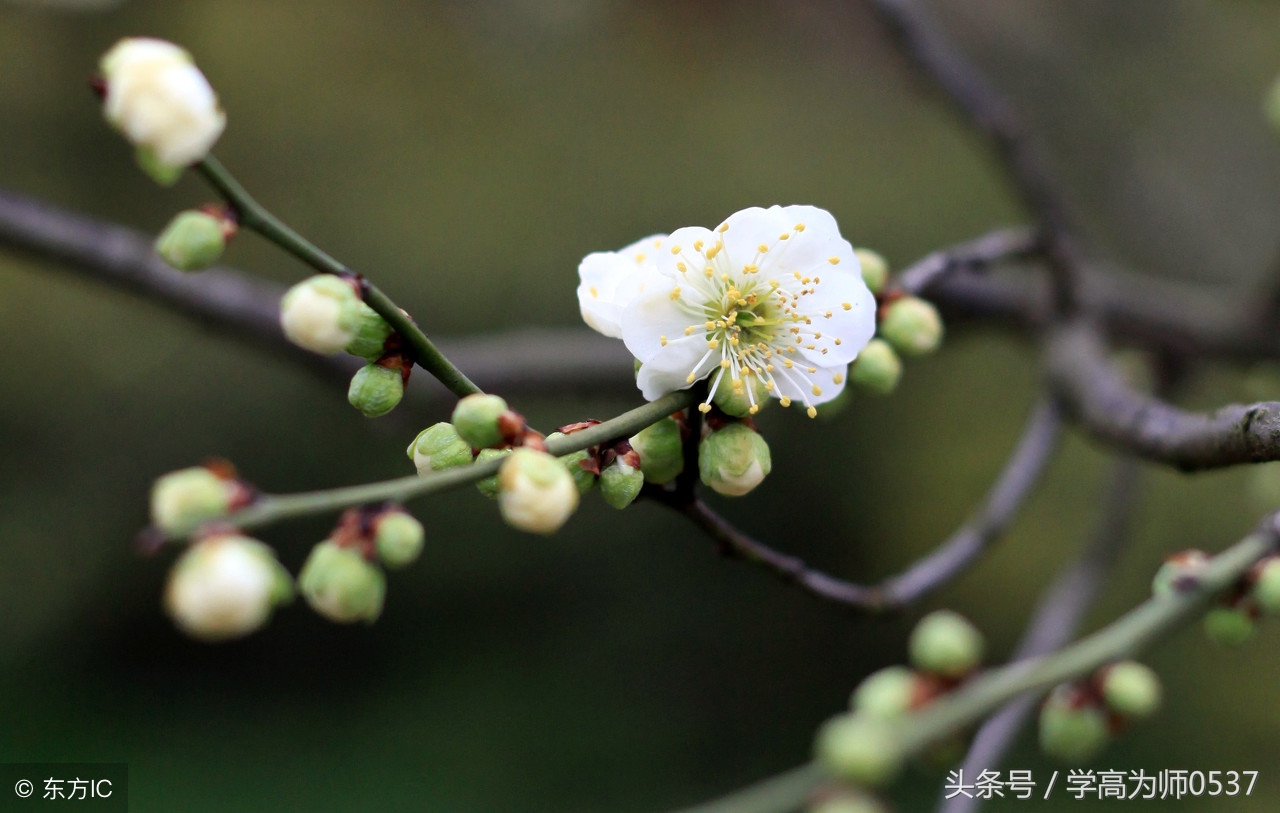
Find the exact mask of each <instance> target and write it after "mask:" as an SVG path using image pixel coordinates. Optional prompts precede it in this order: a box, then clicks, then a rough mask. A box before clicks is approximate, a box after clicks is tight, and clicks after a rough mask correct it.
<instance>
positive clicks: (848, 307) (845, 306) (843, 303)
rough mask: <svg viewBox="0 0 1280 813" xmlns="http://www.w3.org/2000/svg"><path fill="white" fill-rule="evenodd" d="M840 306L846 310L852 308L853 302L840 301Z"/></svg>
mask: <svg viewBox="0 0 1280 813" xmlns="http://www.w3.org/2000/svg"><path fill="white" fill-rule="evenodd" d="M840 307H842V308H844V309H845V310H847V311H851V310H853V304H852V303H850V302H841V303H840Z"/></svg>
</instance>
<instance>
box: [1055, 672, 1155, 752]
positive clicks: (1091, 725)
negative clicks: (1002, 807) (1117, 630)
mask: <svg viewBox="0 0 1280 813" xmlns="http://www.w3.org/2000/svg"><path fill="white" fill-rule="evenodd" d="M1161 697H1162V690H1161V687H1160V679H1159V678H1158V677H1157V676H1156V674H1155V672H1153V671H1151V669H1150V668H1148V667H1146V666H1144V665H1143V664H1140V663H1138V662H1136V661H1120V662H1118V663H1112V664H1108V665H1106V666H1103V667H1102V668H1101V669H1098V670H1097V671H1096V672H1094V673H1093V675H1091V676H1090V677H1089V678H1088V679H1087V680H1084V681H1080V682H1077V683H1064V684H1062V685H1059V686H1057V687H1056V688H1054V689H1053V691H1051V692H1050V693H1049V696H1048V697H1047V698H1045V701H1044V704H1043V705H1042V706H1041V708H1040V734H1039V735H1040V748H1041V750H1043V751H1044V752H1045V753H1046V754H1048V755H1049V756H1051V757H1054V758H1055V759H1058V760H1061V761H1063V762H1068V763H1082V762H1087V761H1088V760H1090V759H1092V758H1093V757H1095V756H1097V755H1098V754H1099V753H1100V752H1101V751H1102V749H1103V748H1105V747H1106V745H1107V743H1108V742H1110V740H1111V738H1112V737H1113V736H1114V735H1115V734H1116V733H1117V732H1118V731H1120V730H1122V729H1123V728H1124V727H1125V726H1126V725H1127V724H1128V723H1129V722H1130V721H1133V720H1139V719H1143V718H1146V717H1150V716H1151V715H1152V714H1154V713H1155V712H1156V710H1157V709H1159V708H1160V701H1161Z"/></svg>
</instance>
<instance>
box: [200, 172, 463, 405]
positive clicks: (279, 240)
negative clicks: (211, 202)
mask: <svg viewBox="0 0 1280 813" xmlns="http://www.w3.org/2000/svg"><path fill="white" fill-rule="evenodd" d="M196 169H197V170H198V171H199V172H200V174H201V175H202V176H204V179H205V180H206V181H208V182H209V184H210V185H211V186H213V188H214V189H216V190H218V193H219V194H220V195H222V197H223V198H224V199H225V200H226V201H227V203H229V204H231V206H232V207H233V208H234V209H235V211H236V214H237V215H238V216H239V222H240V225H241V226H243V227H245V228H247V229H252V230H253V231H256V232H257V233H258V234H260V235H262V236H263V237H265V238H267V239H268V240H270V241H271V242H273V243H275V244H276V245H278V246H280V247H281V248H283V249H284V250H285V251H287V252H289V253H290V254H292V255H293V256H295V257H297V258H298V259H300V260H302V261H303V262H304V263H306V264H307V265H309V266H311V267H312V268H314V269H316V270H317V271H320V272H322V273H325V274H352V275H354V274H355V272H354V271H352V270H351V269H350V268H347V267H346V266H345V265H343V264H342V263H340V262H338V261H337V260H336V259H334V258H333V257H331V256H330V255H328V254H326V253H325V252H324V251H323V250H321V249H320V248H319V247H317V246H316V245H315V244H313V243H311V242H310V241H309V240H307V239H306V238H305V237H303V236H302V235H300V234H298V233H297V232H295V231H294V230H293V229H291V228H289V226H287V225H286V224H285V223H284V221H282V220H280V218H278V217H276V216H275V215H273V214H271V212H270V211H268V210H267V208H266V207H265V206H263V205H262V204H260V203H258V201H256V200H255V199H254V198H253V196H252V195H250V194H249V192H248V190H246V189H245V188H244V187H243V186H241V185H240V182H239V181H237V180H236V179H235V177H234V176H232V174H231V173H230V172H228V171H227V168H226V167H224V166H223V165H222V163H221V162H220V161H218V159H217V158H214V157H213V155H212V154H210V155H208V156H206V157H205V159H204V160H203V161H201V162H200V163H199V164H196ZM363 285H364V301H365V303H366V304H367V305H368V306H369V307H370V308H373V310H374V311H376V312H377V313H378V315H379V316H381V317H382V318H383V319H385V320H386V321H387V324H389V325H391V327H392V329H394V330H395V331H396V333H399V334H400V336H401V337H402V338H403V339H404V340H405V343H406V344H407V345H408V347H409V350H410V351H411V353H412V355H413V359H414V361H416V362H417V363H418V364H419V365H420V366H421V367H422V369H424V370H426V371H427V372H428V373H430V374H431V375H433V376H435V377H436V379H438V380H439V381H440V383H441V384H444V385H445V387H447V388H448V389H449V391H450V392H452V393H453V394H454V395H457V396H458V397H459V398H461V397H462V396H464V395H470V394H472V393H474V392H480V391H481V390H480V388H479V387H477V386H476V385H475V384H474V383H473V382H472V381H471V379H469V378H467V377H466V376H465V375H463V373H462V371H461V370H459V369H458V368H457V367H455V366H454V365H453V363H452V362H450V361H449V359H447V358H446V357H445V355H444V354H443V353H441V352H440V350H439V349H438V348H436V346H435V345H434V344H432V343H431V340H430V339H428V338H427V335H426V334H425V333H423V332H422V329H421V328H419V327H418V326H417V325H416V324H414V322H413V320H412V319H410V318H409V317H408V316H407V315H406V314H405V313H404V312H403V311H401V310H400V308H399V307H398V306H397V305H396V304H395V303H394V302H392V301H391V298H390V297H388V296H387V295H386V294H385V293H383V292H382V290H381V289H379V288H378V286H376V285H374V284H373V283H371V282H369V281H368V280H364V281H363Z"/></svg>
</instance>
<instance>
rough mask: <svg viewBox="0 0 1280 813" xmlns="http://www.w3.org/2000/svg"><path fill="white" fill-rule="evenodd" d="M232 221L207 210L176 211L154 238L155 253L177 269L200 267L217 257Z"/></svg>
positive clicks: (207, 265)
mask: <svg viewBox="0 0 1280 813" xmlns="http://www.w3.org/2000/svg"><path fill="white" fill-rule="evenodd" d="M234 230H235V225H234V223H231V222H230V221H228V220H226V219H225V218H220V217H218V216H216V215H214V214H212V213H210V212H207V211H198V210H190V211H186V212H179V213H178V215H177V217H175V218H174V219H173V220H171V221H169V225H168V226H165V228H164V231H162V232H160V236H159V237H158V238H157V239H156V246H155V248H156V254H158V255H160V259H162V260H164V261H165V262H166V263H168V264H169V265H170V266H172V267H173V268H176V269H178V270H179V271H201V270H203V269H205V268H208V267H209V266H211V265H213V264H214V263H216V262H217V261H218V258H220V257H221V256H222V252H223V250H225V249H226V247H227V235H228V231H231V232H234Z"/></svg>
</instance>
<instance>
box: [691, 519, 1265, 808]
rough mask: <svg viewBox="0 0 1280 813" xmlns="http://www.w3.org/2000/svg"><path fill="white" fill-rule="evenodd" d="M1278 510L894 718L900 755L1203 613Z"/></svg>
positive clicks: (750, 796) (772, 784) (792, 786)
mask: <svg viewBox="0 0 1280 813" xmlns="http://www.w3.org/2000/svg"><path fill="white" fill-rule="evenodd" d="M1276 520H1277V518H1276V517H1275V516H1271V517H1269V518H1268V519H1267V521H1266V524H1265V526H1264V527H1263V529H1262V530H1260V531H1258V532H1256V533H1254V534H1251V535H1250V536H1247V537H1245V538H1244V539H1242V540H1241V541H1239V542H1237V543H1236V544H1235V545H1232V546H1231V547H1230V548H1227V549H1226V550H1225V551H1223V552H1222V553H1220V554H1218V555H1217V556H1215V557H1213V559H1212V560H1210V562H1209V563H1208V565H1207V566H1206V568H1205V570H1204V571H1203V573H1202V574H1201V575H1200V576H1199V577H1197V579H1196V582H1195V584H1194V585H1193V586H1191V587H1189V588H1187V589H1185V590H1180V591H1179V592H1177V593H1175V594H1173V595H1164V596H1156V597H1153V598H1151V599H1149V600H1148V601H1146V602H1145V603H1143V604H1140V605H1138V606H1137V607H1135V608H1134V609H1133V610H1130V611H1129V612H1128V613H1126V614H1125V615H1123V616H1121V617H1120V618H1119V619H1117V620H1116V621H1115V622H1113V623H1111V624H1109V625H1108V626H1106V627H1103V628H1102V629H1100V630H1098V631H1097V632H1095V633H1093V634H1092V635H1090V636H1088V637H1086V638H1082V639H1080V640H1079V641H1077V642H1076V643H1075V644H1072V645H1071V646H1069V647H1066V648H1064V649H1060V650H1058V651H1057V652H1054V653H1051V654H1049V655H1045V656H1043V657H1040V658H1031V659H1028V660H1023V661H1017V662H1015V663H1011V664H1008V665H1006V666H1003V667H1000V668H998V669H993V670H991V671H988V672H985V673H983V674H981V675H979V676H978V677H976V678H974V679H973V680H971V681H970V682H968V683H966V684H965V685H964V686H963V687H961V688H960V689H958V690H957V691H956V692H954V693H952V694H949V695H946V696H944V697H942V698H939V699H938V700H936V701H934V702H933V703H930V704H929V705H927V706H925V707H924V708H923V709H921V710H920V711H918V712H916V713H914V714H911V715H910V716H908V717H906V718H904V719H902V720H901V721H900V722H898V723H897V724H896V727H895V729H894V733H896V735H897V744H898V746H899V748H900V750H901V753H902V755H903V757H904V758H905V757H911V756H914V755H917V754H919V753H921V752H922V751H924V750H925V749H926V748H928V747H929V746H930V745H932V744H934V743H937V742H939V741H941V740H944V739H945V738H947V737H949V736H952V735H954V734H956V733H958V732H961V731H964V730H965V729H966V728H968V727H969V726H971V725H973V724H974V723H976V722H978V721H979V720H981V719H983V718H984V717H986V716H987V715H988V714H990V713H991V712H993V711H995V710H996V709H998V708H1000V707H1001V706H1003V705H1004V704H1006V703H1008V702H1009V701H1010V700H1012V699H1013V698H1015V697H1017V696H1018V695H1020V694H1022V693H1024V692H1032V691H1044V690H1047V689H1049V688H1051V687H1053V686H1055V685H1057V684H1059V683H1062V682H1064V681H1068V680H1072V679H1074V678H1078V677H1082V676H1084V675H1087V674H1089V673H1090V672H1092V671H1093V670H1095V669H1097V668H1098V667H1099V666H1102V665H1103V664H1106V663H1109V662H1111V661H1114V660H1117V659H1120V658H1126V657H1131V656H1133V655H1135V654H1136V653H1137V652H1138V651H1139V650H1141V649H1143V648H1145V647H1146V646H1147V645H1149V644H1151V643H1152V642H1154V641H1156V640H1158V639H1159V638H1161V637H1163V636H1164V635H1166V634H1168V633H1170V632H1172V631H1173V630H1175V629H1177V628H1178V627H1179V626H1181V625H1182V624H1185V623H1187V622H1188V621H1190V620H1191V619H1193V618H1195V617H1196V616H1198V615H1199V614H1200V613H1202V612H1203V610H1204V609H1205V608H1206V606H1207V605H1208V604H1209V602H1210V601H1212V600H1213V598H1214V597H1215V596H1217V595H1218V594H1220V593H1222V592H1223V591H1224V590H1226V589H1228V588H1230V587H1232V586H1233V585H1235V584H1236V583H1237V582H1238V581H1239V580H1240V578H1241V577H1242V576H1244V575H1245V573H1247V572H1248V570H1249V568H1251V567H1252V566H1253V565H1254V563H1256V562H1257V561H1258V560H1259V559H1261V558H1262V557H1264V556H1266V555H1268V554H1270V553H1273V552H1274V551H1275V549H1276ZM830 781H833V780H832V778H831V777H830V776H829V775H828V774H825V773H824V772H823V771H822V770H821V769H820V768H819V766H817V765H815V764H813V763H810V764H807V765H803V766H801V767H799V768H795V769H792V770H791V771H788V772H786V773H784V774H780V775H778V776H776V777H773V778H772V779H767V780H765V781H763V782H760V783H758V784H756V785H752V786H751V787H748V788H745V789H743V790H741V791H738V792H736V793H732V794H730V795H728V796H725V797H723V798H721V799H717V800H715V801H713V802H709V803H707V804H705V805H700V806H698V807H694V808H689V809H688V810H686V811H683V813H788V812H789V811H793V810H797V809H799V808H800V807H802V806H803V805H804V804H805V802H806V800H807V799H808V798H809V796H810V795H811V794H812V793H813V792H814V791H815V790H817V789H819V788H820V787H821V786H822V785H824V784H826V783H827V782H830Z"/></svg>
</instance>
